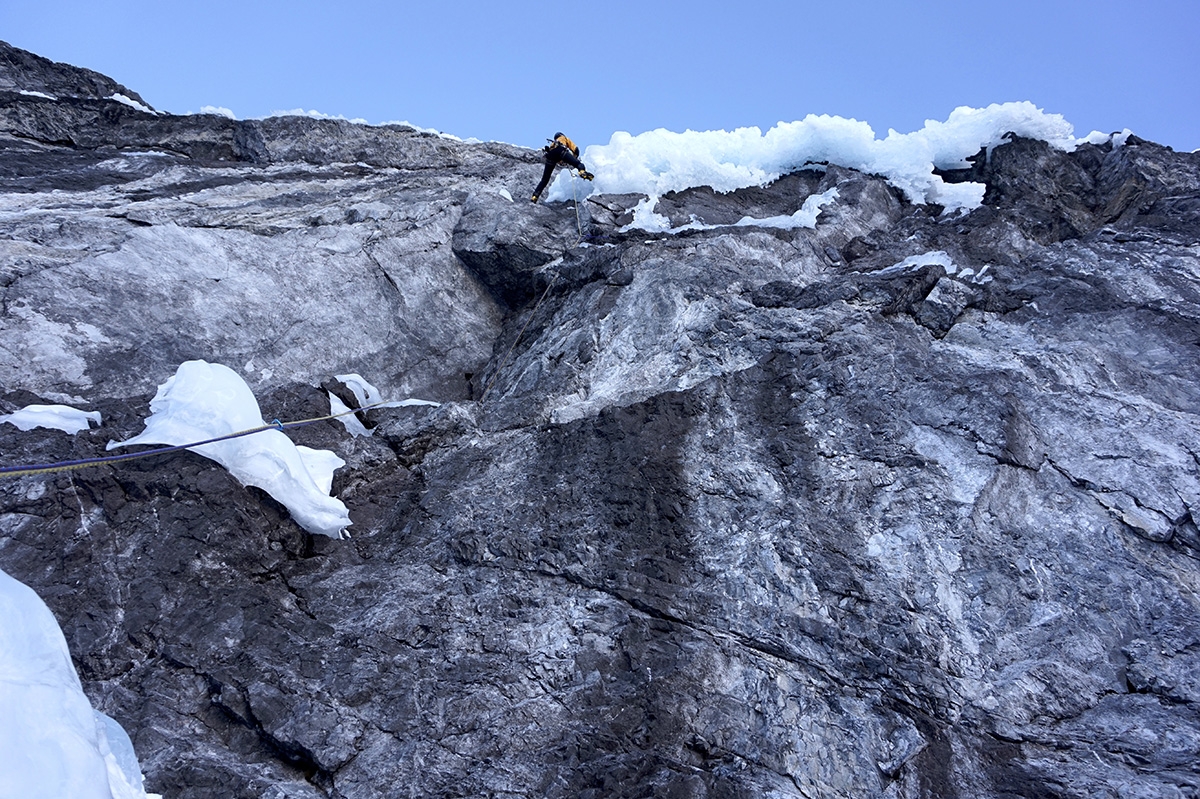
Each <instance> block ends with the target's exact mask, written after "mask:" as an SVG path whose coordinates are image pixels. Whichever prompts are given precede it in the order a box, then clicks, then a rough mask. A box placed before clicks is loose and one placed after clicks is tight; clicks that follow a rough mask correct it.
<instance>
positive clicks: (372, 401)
mask: <svg viewBox="0 0 1200 799" xmlns="http://www.w3.org/2000/svg"><path fill="white" fill-rule="evenodd" d="M335 379H337V380H339V381H341V382H342V383H343V384H344V385H345V386H346V388H348V389H350V391H351V392H353V394H354V398H355V399H356V400H358V407H359V408H365V407H367V406H373V407H376V408H407V407H410V406H413V405H431V406H433V407H437V406H438V405H440V404H441V403H438V402H431V401H429V400H420V399H403V400H396V401H394V402H383V399H382V397H383V395H382V394H380V392H379V389H377V388H375V386H373V385H371V384H370V383H368V382H367V381H366V380H365V379H364V378H363V376H362V375H358V374H347V375H335ZM327 393H328V392H327ZM351 410H354V409H352V408H349V407H347V405H346V403H344V402H342V401H341V400H340V399H338V398H337V397H336V396H334V395H333V394H329V412H330V413H331V414H333V415H335V416H337V418H338V421H339V422H341V423H342V424H343V425H345V427H346V430H348V431H349V432H350V434H351V435H353V436H369V435H371V434H372V433H373V432H374V431H372V430H368V429H367V428H366V426H365V425H363V423H362V422H360V421H359V420H358V417H357V416H355V415H354V414H352V413H350V411H351Z"/></svg>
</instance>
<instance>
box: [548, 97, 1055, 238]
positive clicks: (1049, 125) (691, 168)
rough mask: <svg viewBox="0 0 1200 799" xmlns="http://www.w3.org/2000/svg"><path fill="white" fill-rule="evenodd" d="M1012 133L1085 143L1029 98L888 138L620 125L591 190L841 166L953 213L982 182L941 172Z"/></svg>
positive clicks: (725, 188)
mask: <svg viewBox="0 0 1200 799" xmlns="http://www.w3.org/2000/svg"><path fill="white" fill-rule="evenodd" d="M1009 133H1015V134H1016V135H1019V136H1025V137H1029V138H1037V139H1041V140H1043V141H1046V142H1049V143H1050V144H1051V146H1053V147H1056V148H1058V149H1061V150H1065V151H1070V150H1073V149H1074V148H1075V147H1076V145H1077V141H1076V139H1075V138H1074V137H1073V136H1072V126H1071V125H1070V123H1068V122H1067V121H1066V120H1065V119H1063V117H1061V116H1060V115H1058V114H1047V113H1045V112H1044V111H1042V110H1041V109H1040V108H1037V107H1036V106H1035V105H1033V104H1032V103H1029V102H1020V103H1004V104H996V105H990V106H988V107H987V108H982V109H977V108H968V107H965V106H964V107H961V108H957V109H955V110H954V111H953V112H952V113H951V114H950V116H949V118H948V119H947V120H946V121H945V122H938V121H934V120H929V121H927V122H926V123H925V127H924V128H922V129H921V130H919V131H916V132H913V133H897V132H896V131H894V130H892V131H889V132H888V135H887V138H885V139H882V140H881V139H878V138H876V136H875V133H874V131H873V130H872V129H871V127H870V125H868V124H867V123H865V122H859V121H858V120H854V119H844V118H842V117H836V116H825V115H821V116H818V115H809V116H808V117H805V118H804V119H803V120H800V121H797V122H780V123H779V124H778V125H776V126H775V127H773V128H771V129H770V130H768V131H767V132H766V133H765V134H764V133H762V132H761V131H760V129H759V128H756V127H751V128H738V129H736V130H733V131H724V130H717V131H692V130H688V131H684V132H683V133H676V132H673V131H668V130H664V129H659V130H652V131H648V132H646V133H642V134H639V135H637V136H632V135H630V134H629V133H626V132H623V131H618V132H616V133H614V134H613V135H612V138H611V139H610V140H609V143H608V144H606V145H592V146H590V147H588V148H587V150H586V151H585V153H584V161H585V162H586V163H587V164H588V165H589V167H590V168H591V171H592V172H594V173H595V175H596V178H595V180H594V181H593V182H592V184H591V186H590V189H589V190H590V192H592V193H596V194H646V195H648V196H649V197H652V198H653V197H659V196H662V195H663V194H665V193H667V192H670V191H682V190H684V189H688V188H693V187H695V186H711V187H712V188H713V189H715V190H716V191H719V192H730V191H734V190H736V189H741V188H747V187H749V186H764V185H766V184H768V183H771V182H772V181H774V180H777V179H778V178H779V177H781V176H783V175H785V174H788V173H789V172H794V171H796V170H798V169H800V168H802V167H804V166H805V165H806V164H820V163H834V164H839V165H841V166H844V167H849V168H852V169H856V170H858V171H860V172H865V173H867V174H879V175H883V176H885V177H886V178H887V179H888V180H889V181H890V182H891V183H892V184H893V185H895V186H897V187H898V188H900V189H901V190H902V191H903V192H904V193H905V194H906V195H907V196H908V197H909V198H910V199H911V200H913V201H914V202H920V203H937V204H940V205H944V206H945V207H946V208H947V210H951V211H952V210H956V209H959V208H962V209H971V208H975V207H978V205H979V204H980V202H981V201H982V199H983V186H982V185H981V184H973V183H956V184H949V183H946V182H944V181H943V180H942V179H941V178H940V177H939V176H937V175H935V174H934V169H935V168H936V169H961V168H965V167H968V166H970V162H968V161H967V160H966V159H967V158H969V157H971V156H973V155H975V154H976V153H978V152H979V150H980V149H981V148H982V149H985V150H988V151H990V150H991V149H992V148H995V147H997V146H1000V145H1002V144H1004V143H1005V141H1006V140H1007V139H1006V136H1007V135H1008V134H1009ZM569 183H570V177H569V176H568V175H567V174H566V173H565V172H564V173H560V174H559V176H558V178H557V179H556V180H555V182H554V183H553V184H552V185H551V187H550V191H549V193H548V195H547V198H546V199H547V200H560V201H561V200H565V199H567V198H568V197H570V196H571V188H570V186H569V185H568V184H569ZM647 224H648V225H651V227H647V228H643V229H655V228H653V227H652V225H653V220H647ZM664 229H665V228H664Z"/></svg>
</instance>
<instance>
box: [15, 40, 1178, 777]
mask: <svg viewBox="0 0 1200 799" xmlns="http://www.w3.org/2000/svg"><path fill="white" fill-rule="evenodd" d="M43 62H44V60H39V59H37V58H36V57H34V56H31V55H30V54H22V53H21V51H15V50H13V49H12V48H8V47H7V46H5V48H4V49H3V50H0V73H2V74H0V139H2V140H3V148H4V149H3V153H2V155H0V191H2V193H0V298H2V310H3V314H2V315H0V331H2V332H0V342H2V344H0V412H7V411H11V410H14V409H16V408H18V407H21V406H22V405H24V404H27V403H31V402H63V401H70V402H73V403H75V404H76V405H78V406H79V407H83V408H84V409H86V410H99V411H101V412H102V414H103V419H104V423H103V426H102V427H100V428H98V429H95V430H92V431H90V432H86V433H81V434H79V435H76V436H68V435H66V434H64V433H61V432H58V431H52V430H34V431H29V432H21V431H19V430H17V429H16V428H14V427H13V426H11V425H0V453H3V460H4V462H5V464H11V463H42V462H51V461H60V460H67V459H72V458H82V457H93V456H97V455H100V454H103V449H104V445H105V443H106V442H107V441H109V440H113V439H123V438H126V437H128V436H130V435H133V434H135V433H137V432H140V430H141V420H142V419H143V418H145V416H146V415H147V403H148V401H149V399H150V397H151V396H152V395H153V393H154V389H155V386H156V385H157V384H159V383H161V382H163V381H164V380H165V379H166V378H167V377H168V376H169V375H170V374H171V372H172V371H173V370H174V368H175V367H176V366H177V365H178V364H179V363H180V362H181V361H183V360H187V359H190V358H204V359H207V360H210V361H213V362H219V363H224V364H226V365H229V366H231V367H234V368H236V369H238V370H239V372H241V373H242V374H243V375H244V376H245V377H246V379H247V381H248V382H249V383H250V385H251V386H252V388H254V390H255V391H256V393H257V394H258V397H259V401H260V404H261V405H262V407H263V413H264V415H265V416H266V417H267V418H271V417H277V418H280V419H299V418H307V417H313V416H319V415H322V414H324V413H327V412H328V403H327V401H326V399H325V394H324V392H323V391H321V390H320V389H319V387H320V386H321V385H322V383H327V382H328V381H329V379H330V378H331V377H332V376H334V375H338V374H345V373H349V372H356V373H359V374H361V375H363V376H364V377H366V378H367V379H368V380H370V381H371V382H373V383H374V384H375V385H377V386H378V387H379V388H380V389H381V391H382V393H383V394H384V395H385V396H388V397H394V398H400V397H402V396H418V397H421V398H424V399H431V400H438V401H441V402H442V403H443V404H442V405H441V406H440V407H438V408H436V409H430V408H423V407H419V408H402V409H394V410H383V411H374V412H372V419H371V421H372V423H374V424H375V426H374V428H373V434H372V435H370V436H359V437H352V436H351V435H350V434H349V433H348V432H347V430H346V429H345V428H344V427H342V426H341V425H339V424H337V423H336V422H325V423H322V424H319V425H312V426H309V427H306V428H302V429H299V430H297V431H294V436H293V437H294V438H295V439H296V440H297V443H302V444H305V445H308V446H314V447H320V448H326V449H332V450H334V451H335V452H337V453H338V454H339V455H340V456H341V457H342V458H344V459H345V460H346V461H347V466H346V467H345V468H344V469H342V470H341V471H339V473H338V475H337V477H336V479H335V483H334V487H333V492H334V494H336V495H337V496H339V497H341V498H342V499H343V500H344V501H345V502H346V504H347V505H348V506H349V508H350V513H351V517H352V519H353V520H354V526H353V527H351V528H350V533H351V534H352V536H353V538H352V539H351V540H349V541H332V540H326V539H322V538H313V537H311V536H308V535H306V534H305V533H304V532H303V531H302V530H300V529H299V528H298V527H297V526H296V525H295V523H294V522H293V521H292V520H291V519H289V518H288V517H287V514H286V511H285V510H284V509H283V508H282V506H280V505H278V504H277V503H275V502H274V501H273V500H272V499H271V498H270V497H268V496H266V495H265V494H263V493H262V492H259V491H257V490H256V489H245V488H242V487H241V486H240V485H239V484H237V483H236V482H235V481H234V480H233V478H231V477H230V476H229V475H228V474H227V473H226V472H225V471H224V470H223V469H221V468H220V467H218V466H217V465H215V464H213V463H212V462H210V461H207V460H205V459H204V458H202V457H200V456H198V455H193V454H191V453H186V452H185V453H181V454H176V455H170V456H162V457H158V458H147V459H143V460H138V461H131V462H128V463H124V464H117V465H112V466H103V467H96V468H91V469H85V470H79V471H73V472H59V473H52V474H48V475H38V476H29V477H20V478H9V479H3V480H0V567H2V568H3V569H4V570H5V571H7V572H9V573H10V574H12V575H13V576H14V577H16V578H18V579H20V580H21V581H23V582H24V583H26V584H27V585H29V586H30V587H32V588H33V589H34V590H36V591H37V592H38V594H39V595H40V596H41V597H42V598H43V599H44V600H45V601H46V602H47V604H48V605H49V606H50V608H51V609H52V610H53V611H54V612H55V614H56V616H57V617H58V619H59V621H60V624H61V625H62V627H63V630H64V632H65V634H66V636H67V640H68V642H69V644H70V647H71V651H72V653H73V654H74V656H75V658H76V660H77V666H78V669H79V672H80V676H81V678H82V679H83V681H84V686H85V690H86V691H87V692H88V694H89V696H90V697H91V699H92V701H93V704H94V705H96V707H97V708H98V709H100V710H102V711H104V712H105V713H108V714H109V715H111V716H113V717H114V718H116V719H117V720H118V721H120V722H121V723H122V724H123V725H124V727H125V728H126V729H127V730H128V731H129V733H130V734H131V737H132V739H133V741H134V744H135V747H136V749H137V751H138V754H139V756H140V758H141V761H142V765H143V769H144V771H145V773H146V778H147V788H148V790H151V791H156V792H160V793H162V794H163V795H164V796H168V797H171V799H185V798H187V797H197V798H198V797H213V796H228V797H274V798H281V797H295V798H296V799H300V798H301V797H303V798H305V799H307V798H309V797H337V798H338V799H343V798H344V799H352V798H353V799H360V798H361V799H367V798H368V797H395V796H413V797H418V796H420V797H440V796H510V797H601V796H604V797H645V796H664V797H666V796H670V797H751V796H753V797H893V798H896V799H899V798H900V797H913V798H914V799H915V798H916V797H945V798H949V797H962V798H963V799H966V797H996V798H997V799H999V798H1000V797H1017V796H1020V797H1097V796H1111V797H1118V796H1119V797H1170V796H1178V797H1187V796H1195V795H1197V793H1198V792H1200V767H1198V766H1197V764H1198V763H1200V533H1198V531H1197V524H1196V517H1195V512H1196V508H1197V507H1198V506H1200V476H1198V472H1200V422H1198V417H1197V414H1198V412H1200V388H1197V387H1198V386H1200V357H1198V356H1200V349H1198V344H1200V156H1197V155H1195V154H1181V153H1175V152H1173V151H1171V150H1169V149H1167V148H1164V147H1161V146H1158V145H1155V144H1153V143H1150V142H1145V141H1141V140H1138V139H1136V138H1130V139H1129V140H1128V141H1127V142H1126V143H1125V144H1124V146H1118V147H1114V146H1113V145H1112V144H1106V145H1100V146H1097V145H1084V146H1082V147H1081V148H1080V149H1079V150H1077V151H1076V152H1074V153H1070V154H1065V153H1061V152H1058V151H1053V150H1051V149H1050V148H1049V147H1047V146H1046V145H1044V144H1043V143H1040V142H1037V141H1031V140H1021V139H1018V140H1014V141H1012V142H1010V143H1009V144H1006V145H1003V146H1001V147H998V148H996V149H995V150H994V151H992V153H991V155H990V158H987V157H985V156H984V155H983V154H981V156H980V158H979V159H977V164H976V166H975V168H974V169H972V170H964V171H963V172H962V173H955V174H952V175H947V176H946V177H947V179H971V180H978V181H982V182H985V183H986V184H987V186H988V191H987V196H986V199H985V204H984V206H983V207H981V208H979V209H977V210H975V211H973V212H971V213H970V214H967V215H959V216H955V217H952V218H948V217H947V216H945V215H943V214H941V213H940V209H938V208H930V207H926V206H914V205H911V204H909V203H907V202H906V201H905V200H904V199H903V198H902V197H901V196H900V195H899V194H898V193H897V192H896V191H895V190H893V189H892V188H891V187H889V186H888V185H887V184H886V183H884V182H883V181H882V180H880V179H878V178H875V177H872V176H868V175H864V174H860V173H856V172H853V171H850V170H846V169H842V168H839V167H836V166H832V165H831V166H829V167H827V168H822V169H820V170H816V169H810V170H804V171H800V172H797V173H795V174H793V175H789V176H786V177H784V178H782V179H781V180H780V181H778V182H777V183H776V184H774V185H773V186H768V187H765V188H761V189H752V190H744V191H739V192H734V193H732V194H727V195H721V194H715V193H714V192H712V191H711V190H707V189H694V190H689V191H685V192H680V193H678V194H676V195H671V196H669V197H664V198H663V199H662V200H661V201H660V204H659V209H658V210H659V213H663V214H665V215H668V216H669V217H670V218H671V219H672V220H673V223H676V224H678V223H681V222H686V221H688V220H689V219H696V220H699V221H703V222H707V223H708V224H728V223H729V222H731V221H736V220H738V219H740V218H741V217H742V216H745V215H747V214H749V215H753V216H766V215H773V214H786V213H791V212H793V211H795V210H796V209H797V208H799V207H800V206H801V204H802V203H803V201H804V200H805V198H806V197H807V196H810V195H812V194H815V193H818V192H822V191H826V190H828V189H830V188H833V187H836V188H837V189H838V198H837V200H836V202H833V203H831V204H828V205H826V206H825V207H824V209H823V212H822V214H821V216H820V217H819V219H818V223H817V226H816V228H815V229H814V230H805V229H801V230H786V231H785V230H767V229H762V228H755V227H727V228H715V229H712V230H704V231H695V232H689V233H681V234H678V235H675V236H648V235H646V234H642V233H640V232H638V231H636V230H635V231H628V230H625V231H623V230H622V228H621V227H620V225H621V224H623V223H624V222H627V221H628V219H629V215H628V211H629V210H630V209H631V208H632V207H633V205H634V204H635V203H636V202H637V201H638V200H640V199H641V197H636V196H633V197H631V196H621V197H612V196H609V197H597V198H592V200H591V201H589V202H587V203H581V204H580V205H579V208H578V213H579V216H578V217H577V213H576V209H575V208H574V207H573V206H572V205H571V204H569V203H568V204H562V205H554V204H551V205H549V206H541V205H539V206H531V205H529V204H527V203H515V204H514V203H512V202H511V201H510V200H508V199H507V198H506V197H504V196H503V194H504V192H507V193H508V194H510V195H511V196H513V197H523V196H525V194H527V193H528V189H529V187H530V185H531V184H532V183H533V182H535V181H536V179H537V177H538V173H539V169H540V167H539V166H538V164H537V154H536V153H534V152H530V151H526V150H522V149H519V148H514V147H508V146H504V145H498V144H468V143H463V142H458V141H453V140H449V139H445V138H441V137H437V136H432V135H429V134H425V133H420V132H417V131H414V130H409V129H406V128H400V127H383V128H375V127H362V126H353V125H349V124H345V123H340V122H334V121H316V120H309V119H295V118H282V119H271V120H258V121H240V122H238V121H232V120H227V119H224V118H222V117H218V116H195V117H173V116H167V115H161V114H153V113H149V112H145V111H140V110H137V109H136V108H133V107H130V106H129V105H127V104H122V103H119V102H115V101H111V100H106V99H104V97H105V96H108V94H109V88H110V87H109V86H108V85H107V84H104V85H103V86H102V87H101V88H99V89H96V90H92V89H89V88H88V87H89V86H94V85H96V82H97V81H100V80H101V79H100V78H99V77H97V76H95V75H94V73H86V72H83V71H79V70H74V69H73V68H69V67H65V66H62V65H51V66H52V67H53V68H51V67H50V66H46V65H47V64H48V63H49V62H44V63H43ZM103 80H107V79H103ZM71 87H76V88H74V89H72V88H71ZM22 90H24V91H38V92H43V93H45V94H52V95H54V96H55V97H56V98H57V99H55V100H51V99H48V98H44V97H40V96H37V95H31V94H22V93H20V91H22ZM114 91H115V90H114ZM121 93H123V94H125V95H126V96H128V97H131V98H134V99H136V97H135V96H134V95H132V94H131V93H129V92H127V91H124V92H121ZM502 190H503V191H502Z"/></svg>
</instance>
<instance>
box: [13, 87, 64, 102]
mask: <svg viewBox="0 0 1200 799" xmlns="http://www.w3.org/2000/svg"><path fill="white" fill-rule="evenodd" d="M17 94H23V95H25V96H26V97H41V98H42V99H44V100H57V99H58V98H57V97H55V96H54V95H53V94H46V93H45V92H30V91H26V90H25V89H19V90H17Z"/></svg>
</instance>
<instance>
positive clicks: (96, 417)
mask: <svg viewBox="0 0 1200 799" xmlns="http://www.w3.org/2000/svg"><path fill="white" fill-rule="evenodd" d="M4 422H8V423H9V424H11V425H16V426H17V427H18V428H19V429H21V430H32V429H34V428H35V427H49V428H51V429H54V430H62V431H63V432H65V433H70V434H71V435H74V434H75V433H78V432H80V431H82V430H87V429H88V428H89V427H90V426H91V425H92V424H93V423H95V424H97V425H99V424H100V412H99V411H81V410H79V409H77V408H72V407H71V406H69V405H26V406H25V407H24V408H21V409H20V410H19V411H13V412H12V413H7V414H0V424H3V423H4Z"/></svg>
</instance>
